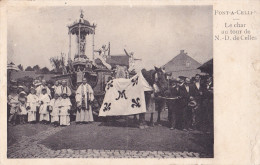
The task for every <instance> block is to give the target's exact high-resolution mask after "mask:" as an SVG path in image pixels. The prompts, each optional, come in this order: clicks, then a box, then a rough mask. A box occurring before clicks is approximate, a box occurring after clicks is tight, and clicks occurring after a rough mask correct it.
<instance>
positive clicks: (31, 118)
mask: <svg viewBox="0 0 260 165" xmlns="http://www.w3.org/2000/svg"><path fill="white" fill-rule="evenodd" d="M30 92H31V93H30V94H29V95H28V96H27V108H26V109H27V110H28V111H27V112H28V122H30V123H33V122H36V109H37V106H38V97H37V96H36V90H35V89H34V88H33V87H32V88H31V90H30Z"/></svg>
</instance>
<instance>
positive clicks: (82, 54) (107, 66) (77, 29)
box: [53, 11, 136, 114]
mask: <svg viewBox="0 0 260 165" xmlns="http://www.w3.org/2000/svg"><path fill="white" fill-rule="evenodd" d="M96 27H97V26H96V25H95V24H94V23H93V24H90V22H89V21H88V20H86V19H84V15H83V12H82V11H81V14H80V18H79V19H78V20H76V21H75V22H74V23H72V24H71V25H69V26H68V35H69V53H68V58H67V62H68V63H67V65H66V66H65V65H64V66H62V70H63V71H62V75H58V76H54V77H53V80H55V81H57V80H61V81H62V80H66V81H67V84H68V86H69V87H70V88H71V90H72V96H71V101H72V104H73V108H76V107H75V105H76V103H75V100H74V98H75V91H76V90H77V87H78V85H80V84H81V82H82V79H83V78H86V79H87V82H88V84H90V85H91V87H92V88H93V90H94V95H95V100H94V103H93V105H92V106H93V111H94V114H98V111H99V109H100V107H101V105H102V102H103V99H104V94H105V86H106V83H107V82H108V81H109V80H110V79H111V78H112V77H114V78H129V77H131V76H133V75H135V74H136V73H135V71H134V70H133V69H131V68H132V67H133V65H134V64H133V63H134V61H135V59H134V58H133V53H127V51H126V50H124V51H125V54H124V56H120V57H119V56H111V55H110V43H109V44H108V46H106V45H103V46H102V47H101V48H100V49H98V50H95V40H94V39H95V29H96ZM72 36H75V37H76V42H74V44H75V43H76V46H77V48H76V52H73V53H72V48H71V47H72V44H73V42H72ZM87 37H92V54H87V53H86V46H87V42H86V39H87ZM72 54H74V56H72ZM129 70H130V71H129Z"/></svg>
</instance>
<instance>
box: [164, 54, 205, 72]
mask: <svg viewBox="0 0 260 165" xmlns="http://www.w3.org/2000/svg"><path fill="white" fill-rule="evenodd" d="M199 66H201V64H200V63H199V62H198V61H196V60H194V59H193V58H191V57H190V56H188V55H187V53H184V50H181V51H180V54H178V55H177V56H175V57H174V58H173V59H171V60H170V61H169V62H167V63H166V64H165V65H163V66H162V67H165V71H166V72H177V71H188V70H196V69H197V68H198V67H199Z"/></svg>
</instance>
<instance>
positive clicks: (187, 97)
mask: <svg viewBox="0 0 260 165" xmlns="http://www.w3.org/2000/svg"><path fill="white" fill-rule="evenodd" d="M166 96H167V97H168V98H172V99H167V101H166V104H167V107H168V120H169V125H170V129H182V130H184V131H187V130H194V129H196V130H198V129H204V128H205V126H206V127H207V128H206V129H207V131H212V129H213V81H212V77H211V76H207V77H206V79H205V81H204V82H203V81H201V76H200V75H199V74H197V75H195V77H194V80H193V81H191V80H190V79H189V78H187V77H182V76H181V77H180V78H178V79H175V80H172V81H171V82H170V87H169V90H168V91H167V92H166Z"/></svg>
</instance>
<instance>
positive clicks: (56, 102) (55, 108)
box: [49, 93, 61, 127]
mask: <svg viewBox="0 0 260 165" xmlns="http://www.w3.org/2000/svg"><path fill="white" fill-rule="evenodd" d="M49 106H50V110H51V123H52V124H54V126H55V127H57V126H58V125H59V113H60V106H61V98H60V97H59V94H57V93H55V94H54V98H53V99H52V100H51V101H50V105H49Z"/></svg>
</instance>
